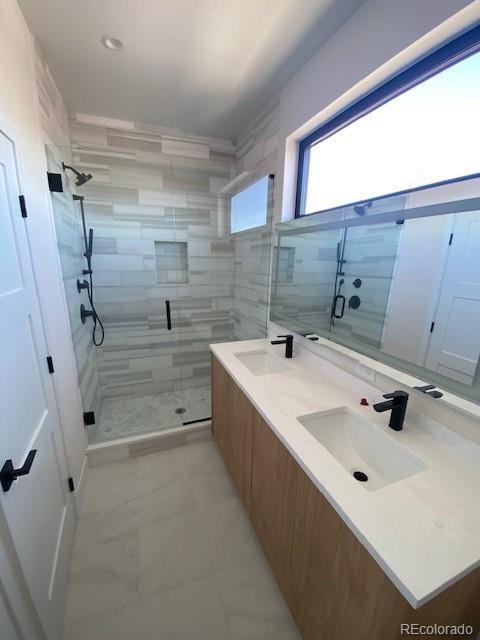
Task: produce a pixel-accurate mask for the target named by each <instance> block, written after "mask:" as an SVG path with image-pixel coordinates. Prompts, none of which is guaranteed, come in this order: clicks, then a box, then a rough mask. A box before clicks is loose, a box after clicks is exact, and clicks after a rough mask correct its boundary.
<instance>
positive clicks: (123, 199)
mask: <svg viewBox="0 0 480 640" xmlns="http://www.w3.org/2000/svg"><path fill="white" fill-rule="evenodd" d="M72 136H73V139H74V146H73V147H72V148H68V149H59V148H57V147H52V148H49V149H48V150H47V155H48V158H49V169H50V171H51V172H53V173H56V174H59V175H60V176H61V178H62V181H63V185H64V191H63V192H58V193H53V194H52V204H53V209H54V216H55V224H56V229H57V238H58V248H59V254H60V260H61V265H62V271H63V277H64V283H65V293H66V298H67V303H68V309H69V316H70V324H71V328H72V341H73V345H74V350H75V357H76V359H77V369H78V377H79V382H80V387H81V390H82V400H83V407H84V411H85V413H86V414H89V415H91V416H92V415H94V418H95V422H94V424H91V425H89V426H88V435H89V442H90V443H102V442H106V441H114V440H117V439H119V438H125V437H132V436H137V435H139V434H145V433H152V432H161V431H166V430H170V429H175V428H181V427H182V426H183V425H184V424H185V423H191V422H196V421H199V420H202V419H204V418H209V417H210V415H211V407H210V395H211V391H210V379H211V377H210V376H211V371H210V362H211V354H210V350H209V345H210V344H211V343H215V342H226V341H231V340H235V339H247V338H258V337H263V336H265V335H266V321H267V318H266V313H267V300H268V283H269V280H268V269H269V260H270V242H271V236H270V225H271V215H270V214H269V221H268V224H267V225H265V226H263V227H259V228H257V229H252V230H249V231H245V232H241V233H239V234H233V235H232V234H231V233H230V209H229V206H230V205H229V203H230V196H228V195H225V194H224V188H225V185H227V184H228V183H230V182H231V180H232V170H233V154H232V153H231V152H230V151H227V152H225V153H224V152H223V151H222V152H215V153H213V152H212V153H210V154H207V153H205V156H202V157H197V156H184V155H182V154H181V153H177V152H178V149H177V148H174V149H173V150H172V148H170V147H169V149H170V150H169V151H168V152H164V151H165V146H164V145H163V143H162V142H161V140H160V138H159V136H158V135H157V134H154V135H150V134H145V133H142V134H141V135H137V134H136V133H135V132H133V133H131V132H125V131H116V130H108V131H105V132H103V133H99V132H98V131H97V130H96V129H95V130H94V129H92V130H91V129H90V128H89V127H84V126H83V125H82V126H80V128H78V127H77V130H73V132H72ZM180 151H182V153H183V148H182V149H180ZM62 161H64V162H66V163H67V164H68V165H69V166H70V168H69V169H67V170H64V168H63V167H62ZM83 173H84V174H86V176H85V179H81V180H80V181H79V179H78V176H79V174H83ZM89 174H91V177H90V178H88V175H89ZM258 177H261V176H258ZM258 177H257V176H255V177H252V179H254V178H255V179H258ZM78 182H80V183H81V184H78ZM74 195H75V196H81V197H82V198H83V205H84V212H85V226H86V231H87V236H88V233H89V230H90V229H92V230H93V253H92V257H91V265H92V272H93V273H92V276H93V285H94V287H93V291H92V295H93V300H94V304H95V308H96V310H97V313H98V316H99V317H100V318H101V320H102V322H103V325H104V327H105V339H104V342H103V344H101V345H100V346H95V345H94V344H93V342H92V331H93V322H92V318H91V317H87V318H86V322H85V323H82V322H81V318H80V305H81V304H83V305H84V307H85V308H86V310H87V311H88V310H91V304H90V299H89V295H88V291H87V290H86V289H82V288H80V289H78V288H77V279H78V280H79V281H80V284H82V283H83V281H84V279H85V278H87V280H89V274H84V273H83V270H84V269H85V268H87V263H86V259H85V257H84V255H83V254H84V252H85V244H84V234H83V229H82V217H81V213H80V202H79V200H78V198H77V200H74V198H73V196H74ZM271 195H272V196H273V190H272V194H271ZM272 201H273V197H272ZM269 211H271V208H270V209H269Z"/></svg>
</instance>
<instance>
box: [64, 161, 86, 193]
mask: <svg viewBox="0 0 480 640" xmlns="http://www.w3.org/2000/svg"><path fill="white" fill-rule="evenodd" d="M62 168H63V170H64V171H66V170H67V169H69V170H70V171H73V173H74V174H75V175H76V177H77V179H76V180H75V186H76V187H81V186H82V184H85V183H86V182H88V181H89V180H91V179H92V177H93V176H92V174H91V173H81V172H80V171H77V170H76V169H75V168H74V167H71V166H70V165H68V164H65V163H64V162H62Z"/></svg>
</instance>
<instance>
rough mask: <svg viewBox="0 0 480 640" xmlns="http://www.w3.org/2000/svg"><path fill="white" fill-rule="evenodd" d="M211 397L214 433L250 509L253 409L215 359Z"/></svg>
mask: <svg viewBox="0 0 480 640" xmlns="http://www.w3.org/2000/svg"><path fill="white" fill-rule="evenodd" d="M212 396H213V399H212V418H213V433H214V436H215V439H216V441H217V443H218V447H219V449H220V452H221V454H222V456H223V458H224V460H225V463H226V465H227V467H228V470H229V471H230V475H231V476H232V480H233V482H234V483H235V486H236V488H237V491H238V493H239V495H240V497H241V498H242V500H243V502H244V504H245V505H246V506H247V508H248V507H249V504H250V494H251V476H252V432H253V411H254V410H253V406H252V405H251V403H250V402H249V400H248V398H247V397H246V396H245V394H244V393H243V392H242V391H241V390H240V389H239V388H238V387H237V385H236V384H235V383H234V381H233V380H232V379H231V378H230V376H229V375H228V373H227V372H226V371H225V369H224V368H223V367H222V366H221V365H220V363H219V362H218V360H216V359H215V358H213V363H212Z"/></svg>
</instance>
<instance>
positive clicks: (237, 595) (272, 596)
mask: <svg viewBox="0 0 480 640" xmlns="http://www.w3.org/2000/svg"><path fill="white" fill-rule="evenodd" d="M216 578H217V581H218V585H219V590H220V596H221V599H222V602H223V605H224V610H225V613H226V615H227V619H228V624H229V627H230V631H231V633H232V640H260V639H262V640H263V639H264V638H265V639H266V638H277V637H280V635H281V634H283V636H282V637H286V638H291V639H292V640H301V638H300V635H299V633H298V630H297V628H296V626H295V623H294V622H293V620H292V617H291V614H290V612H289V610H288V607H287V605H286V603H285V601H284V600H283V597H282V595H281V593H280V590H279V588H278V585H277V584H276V582H275V579H274V577H273V575H272V573H271V571H270V568H269V566H268V564H267V560H266V558H265V556H264V555H263V552H262V551H261V549H260V548H258V549H257V550H256V551H255V552H254V553H252V554H251V555H250V556H249V557H242V558H240V559H239V560H236V561H234V562H231V563H230V564H229V565H228V566H227V567H225V568H224V569H222V570H221V571H219V572H217V574H216Z"/></svg>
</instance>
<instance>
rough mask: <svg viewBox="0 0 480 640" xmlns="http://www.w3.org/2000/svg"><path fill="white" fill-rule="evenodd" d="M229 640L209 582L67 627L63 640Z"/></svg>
mask: <svg viewBox="0 0 480 640" xmlns="http://www.w3.org/2000/svg"><path fill="white" fill-rule="evenodd" d="M86 638H88V640H136V639H137V638H138V640H230V631H229V628H228V625H227V620H226V616H225V613H224V611H223V607H222V602H221V600H220V595H219V593H218V586H217V584H216V582H215V580H214V579H213V578H206V579H202V580H197V581H194V582H190V583H188V584H186V585H184V586H182V587H179V588H177V589H173V590H171V591H169V592H168V593H165V594H164V595H161V596H159V597H156V598H152V599H149V600H146V601H143V602H141V603H138V604H135V605H133V606H129V607H125V608H123V609H121V610H119V611H116V612H114V613H109V614H107V615H103V616H99V617H96V618H93V619H88V620H84V621H82V622H80V623H69V624H67V625H66V626H65V631H64V635H63V640H85V639H86Z"/></svg>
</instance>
